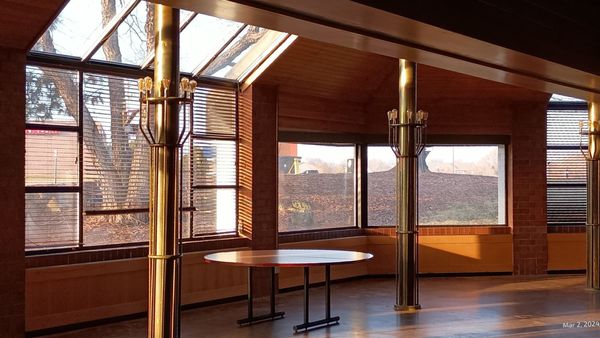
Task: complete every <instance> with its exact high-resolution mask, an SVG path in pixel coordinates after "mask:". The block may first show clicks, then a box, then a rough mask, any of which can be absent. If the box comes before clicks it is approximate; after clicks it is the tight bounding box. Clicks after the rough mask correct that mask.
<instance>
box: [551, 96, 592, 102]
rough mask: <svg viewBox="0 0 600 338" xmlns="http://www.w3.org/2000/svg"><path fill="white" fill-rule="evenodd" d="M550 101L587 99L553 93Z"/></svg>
mask: <svg viewBox="0 0 600 338" xmlns="http://www.w3.org/2000/svg"><path fill="white" fill-rule="evenodd" d="M550 102H585V100H582V99H577V98H574V97H570V96H565V95H560V94H552V97H551V98H550Z"/></svg>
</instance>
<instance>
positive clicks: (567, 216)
mask: <svg viewBox="0 0 600 338" xmlns="http://www.w3.org/2000/svg"><path fill="white" fill-rule="evenodd" d="M587 118H588V112H587V103H586V102H585V101H582V100H578V99H574V98H570V97H565V96H560V95H553V96H552V98H551V99H550V103H549V105H548V115H547V144H548V148H547V166H546V172H547V176H546V177H547V183H548V202H547V204H548V209H547V210H548V211H547V212H548V214H547V217H548V225H584V224H585V219H586V163H585V158H584V157H583V155H582V153H581V150H580V147H583V148H587V142H588V140H587V137H583V138H580V136H579V122H580V121H585V122H587ZM586 125H587V123H586ZM580 140H581V145H580Z"/></svg>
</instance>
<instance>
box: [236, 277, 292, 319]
mask: <svg viewBox="0 0 600 338" xmlns="http://www.w3.org/2000/svg"><path fill="white" fill-rule="evenodd" d="M252 271H253V270H252V267H249V268H248V317H247V318H243V319H239V320H238V321H237V323H238V325H240V326H242V325H252V324H255V323H258V322H263V321H267V320H275V319H281V318H283V316H284V315H285V312H276V311H275V288H276V287H275V284H276V283H275V268H274V267H273V268H271V297H270V303H271V304H270V305H271V311H270V313H267V314H264V315H260V316H254V309H253V303H254V298H253V292H252V275H253V274H252Z"/></svg>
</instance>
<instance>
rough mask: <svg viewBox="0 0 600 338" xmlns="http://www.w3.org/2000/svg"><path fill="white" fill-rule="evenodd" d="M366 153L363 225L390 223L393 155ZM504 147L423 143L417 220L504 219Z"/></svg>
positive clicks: (383, 149)
mask: <svg viewBox="0 0 600 338" xmlns="http://www.w3.org/2000/svg"><path fill="white" fill-rule="evenodd" d="M367 154H368V162H367V163H368V178H367V184H368V189H367V191H368V195H367V199H368V211H367V214H368V225H369V226H392V225H395V224H396V189H395V188H396V187H395V185H396V158H395V156H394V154H393V153H392V151H391V150H390V149H389V147H387V146H370V147H369V148H368V151H367ZM505 187H506V178H505V150H504V145H461V146H441V145H440V146H429V147H427V148H426V149H425V150H424V151H423V153H421V156H420V157H419V224H421V225H492V224H505V223H506V211H505V210H506V197H505V191H506V189H505Z"/></svg>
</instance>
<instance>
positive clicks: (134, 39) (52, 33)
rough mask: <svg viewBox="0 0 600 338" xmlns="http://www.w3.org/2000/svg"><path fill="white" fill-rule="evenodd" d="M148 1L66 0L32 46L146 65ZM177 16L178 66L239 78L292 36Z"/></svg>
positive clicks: (150, 33)
mask: <svg viewBox="0 0 600 338" xmlns="http://www.w3.org/2000/svg"><path fill="white" fill-rule="evenodd" d="M103 4H104V5H103ZM152 6H154V5H153V4H152V3H147V2H146V1H140V0H112V1H104V2H101V0H70V1H69V3H68V4H67V5H66V6H65V8H64V10H63V11H62V12H61V13H60V15H59V16H58V18H57V19H56V20H55V21H54V22H53V23H52V25H51V26H50V28H49V29H48V30H47V31H46V32H45V33H44V35H43V36H42V37H41V38H40V40H39V41H38V42H37V44H36V45H35V46H34V48H33V49H32V50H31V52H32V53H44V54H54V55H58V56H61V55H62V56H69V57H75V58H79V60H80V61H81V62H88V61H92V62H94V61H103V62H108V63H114V64H116V65H130V66H138V67H140V68H147V67H149V66H151V64H152V60H153V57H154V45H153V41H152V40H153V36H154V32H153V24H152V21H153V17H152V15H153V11H152V9H153V7H152ZM180 22H181V28H180V29H181V35H180V46H181V49H180V70H181V72H183V73H192V74H193V75H194V76H209V77H218V78H224V79H228V80H234V81H238V82H239V81H243V80H244V79H245V78H246V77H247V76H248V75H249V74H251V73H252V72H253V71H254V70H255V69H256V68H257V67H258V66H260V65H261V63H263V61H264V60H265V58H267V57H268V56H269V55H271V54H272V53H273V52H274V51H275V50H276V49H278V48H279V49H284V48H285V47H287V46H288V45H289V43H288V44H284V42H285V41H286V40H287V39H289V38H290V37H292V35H290V34H287V33H282V32H277V31H273V30H268V29H265V28H261V27H256V26H250V25H245V24H243V23H240V22H235V21H230V20H225V19H220V18H216V17H211V16H208V15H203V14H196V13H193V12H189V11H185V10H182V11H181V14H180ZM290 42H291V41H290Z"/></svg>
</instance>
